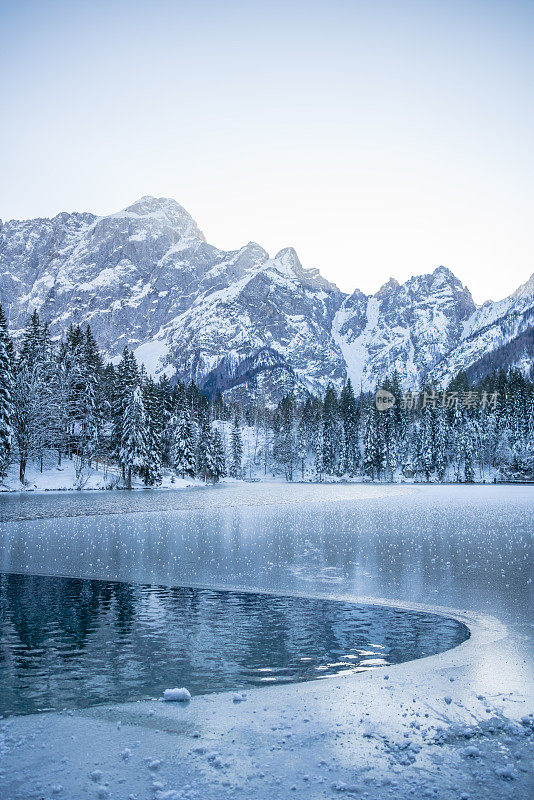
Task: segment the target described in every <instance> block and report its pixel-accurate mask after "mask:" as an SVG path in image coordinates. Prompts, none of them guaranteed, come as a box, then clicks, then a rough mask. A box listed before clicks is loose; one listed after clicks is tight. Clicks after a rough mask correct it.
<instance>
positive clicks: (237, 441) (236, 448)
mask: <svg viewBox="0 0 534 800" xmlns="http://www.w3.org/2000/svg"><path fill="white" fill-rule="evenodd" d="M242 462H243V440H242V438H241V428H240V427H239V418H238V416H237V414H236V415H235V417H234V424H233V427H232V433H231V453H230V477H232V478H240V477H241V470H242Z"/></svg>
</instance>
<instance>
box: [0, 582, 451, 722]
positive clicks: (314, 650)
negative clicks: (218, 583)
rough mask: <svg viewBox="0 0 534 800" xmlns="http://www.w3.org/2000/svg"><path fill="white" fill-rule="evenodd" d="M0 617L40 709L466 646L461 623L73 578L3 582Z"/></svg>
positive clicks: (5, 667) (9, 652) (8, 666)
mask: <svg viewBox="0 0 534 800" xmlns="http://www.w3.org/2000/svg"><path fill="white" fill-rule="evenodd" d="M0 610H1V615H2V616H1V617H0V621H1V625H2V627H1V630H0V641H1V640H3V641H2V645H1V647H0V670H2V671H3V672H5V674H6V675H7V676H8V677H7V681H8V682H9V680H10V677H9V676H10V675H11V680H12V683H11V686H12V688H13V687H14V689H15V694H18V695H19V698H18V699H17V702H20V703H23V700H24V692H25V691H26V689H25V688H24V686H25V685H26V684H25V683H24V681H23V683H24V686H22V684H21V685H20V686H19V685H18V684H16V679H15V678H13V674H14V673H13V667H14V668H15V672H17V670H18V672H17V675H18V677H19V678H21V680H22V677H23V675H24V671H25V670H26V671H27V670H32V671H33V672H32V674H35V675H37V677H38V678H40V679H41V684H40V685H37V689H36V687H35V685H32V687H31V691H32V692H34V694H36V696H37V698H38V699H37V700H35V702H36V703H37V705H38V704H39V702H40V703H41V705H56V706H61V705H65V704H66V703H68V702H69V701H70V702H72V701H74V700H75V701H76V703H77V704H79V705H87V704H92V703H95V702H101V701H113V700H123V699H131V698H136V697H140V696H147V695H148V696H154V695H157V694H159V693H160V692H161V691H162V689H164V688H166V687H167V686H170V685H180V684H181V683H185V684H186V685H187V686H188V687H189V688H190V689H191V690H192V691H196V692H199V691H204V692H205V691H211V690H221V689H225V688H231V687H236V686H239V685H241V686H242V685H244V684H247V683H249V682H250V681H251V680H253V681H254V682H255V681H257V680H258V679H259V678H260V677H262V676H263V677H268V676H269V673H261V672H259V670H261V669H262V668H271V669H272V671H273V672H272V673H271V674H274V675H275V676H278V677H281V678H285V679H287V678H290V679H298V678H301V679H302V678H303V677H312V676H316V675H318V674H325V673H324V672H321V673H318V672H317V671H316V669H315V667H316V666H319V665H321V666H324V665H327V664H329V663H332V662H334V663H335V662H338V661H343V656H345V655H346V654H347V653H349V652H351V651H352V654H353V655H357V653H356V651H357V650H358V649H363V650H367V649H369V648H370V647H371V645H372V644H375V645H382V646H383V650H381V649H380V648H378V649H376V654H377V655H382V654H384V655H385V656H386V657H387V658H388V660H389V661H392V662H398V661H403V660H406V659H409V658H414V657H417V656H419V655H421V654H422V653H425V654H426V653H429V652H438V651H440V650H443V649H446V648H447V647H450V646H452V645H454V644H457V643H459V641H461V639H462V631H461V630H460V629H459V627H458V625H457V624H456V623H455V622H453V621H451V622H449V621H447V620H441V621H440V618H435V617H432V618H430V621H429V618H428V617H427V616H425V615H422V614H415V613H411V612H404V611H394V610H392V609H384V608H376V607H375V608H373V607H365V606H363V607H362V606H354V605H351V604H347V603H343V602H335V601H327V600H317V599H303V598H295V597H280V596H274V597H273V596H268V595H259V594H249V593H245V592H219V591H210V590H203V589H188V588H166V587H157V586H133V585H131V584H125V583H112V582H106V581H97V580H79V579H72V578H46V577H32V576H22V575H10V576H6V575H4V576H0ZM371 649H374V648H372V647H371ZM2 651H4V652H5V658H4V662H2V655H1V653H2ZM303 658H305V659H310V661H309V662H302V659H303ZM352 663H353V664H355V665H356V664H357V659H354V660H353V661H352ZM10 670H11V672H10ZM2 674H3V673H2ZM50 676H52V677H53V681H52V684H54V686H55V683H58V685H59V684H61V689H60V690H57V691H59V694H60V695H61V696H59V695H58V696H57V697H55V696H54V690H51V689H50V685H51V684H50ZM1 677H2V676H1V675H0V678H1ZM45 678H46V680H45ZM19 683H20V681H19ZM21 687H22V688H21ZM39 693H41V695H42V696H41V695H40V694H39ZM39 697H40V698H41V699H40V700H39ZM21 698H22V699H21ZM32 702H33V701H32ZM0 706H1V702H0ZM0 710H1V708H0ZM19 710H24V708H23V707H22V708H19Z"/></svg>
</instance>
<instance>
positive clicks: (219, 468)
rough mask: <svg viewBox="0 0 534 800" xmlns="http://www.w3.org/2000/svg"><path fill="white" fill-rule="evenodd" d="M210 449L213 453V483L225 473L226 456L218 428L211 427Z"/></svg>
mask: <svg viewBox="0 0 534 800" xmlns="http://www.w3.org/2000/svg"><path fill="white" fill-rule="evenodd" d="M211 450H212V453H213V474H212V478H213V483H217V482H218V481H219V480H220V479H221V478H224V477H225V475H226V456H225V453H224V444H223V440H222V436H221V432H220V431H219V429H218V428H215V427H214V428H213V429H212V434H211Z"/></svg>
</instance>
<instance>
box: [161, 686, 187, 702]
mask: <svg viewBox="0 0 534 800" xmlns="http://www.w3.org/2000/svg"><path fill="white" fill-rule="evenodd" d="M163 699H164V700H166V701H167V702H174V703H188V702H189V701H190V700H191V692H190V691H189V690H188V689H186V688H185V687H183V686H182V688H181V689H165V691H164V692H163Z"/></svg>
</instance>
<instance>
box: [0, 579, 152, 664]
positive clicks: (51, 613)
mask: <svg viewBox="0 0 534 800" xmlns="http://www.w3.org/2000/svg"><path fill="white" fill-rule="evenodd" d="M135 591H136V590H135V588H134V587H132V586H131V585H129V584H121V583H108V582H104V581H92V580H78V579H76V578H50V577H42V576H33V575H2V576H1V577H0V606H1V608H2V617H1V619H2V622H3V621H4V620H7V619H8V618H9V620H10V622H11V624H12V626H13V628H14V630H15V631H16V632H17V634H18V636H19V638H20V642H21V644H23V645H24V646H25V647H27V648H28V649H33V648H39V647H42V646H43V645H44V644H45V642H47V641H49V640H50V639H53V638H54V637H58V636H59V637H61V639H62V640H63V641H64V642H66V643H69V644H71V645H74V646H75V647H77V648H80V649H81V648H83V647H84V645H85V643H86V640H87V637H88V635H89V634H90V633H92V632H93V631H94V630H95V628H96V627H97V622H98V620H99V618H101V617H102V615H103V614H105V613H108V612H109V611H110V610H111V609H112V608H114V613H115V615H116V622H117V627H118V629H119V630H122V631H124V630H127V629H128V627H129V626H130V625H131V622H132V620H133V618H134V615H135Z"/></svg>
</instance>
